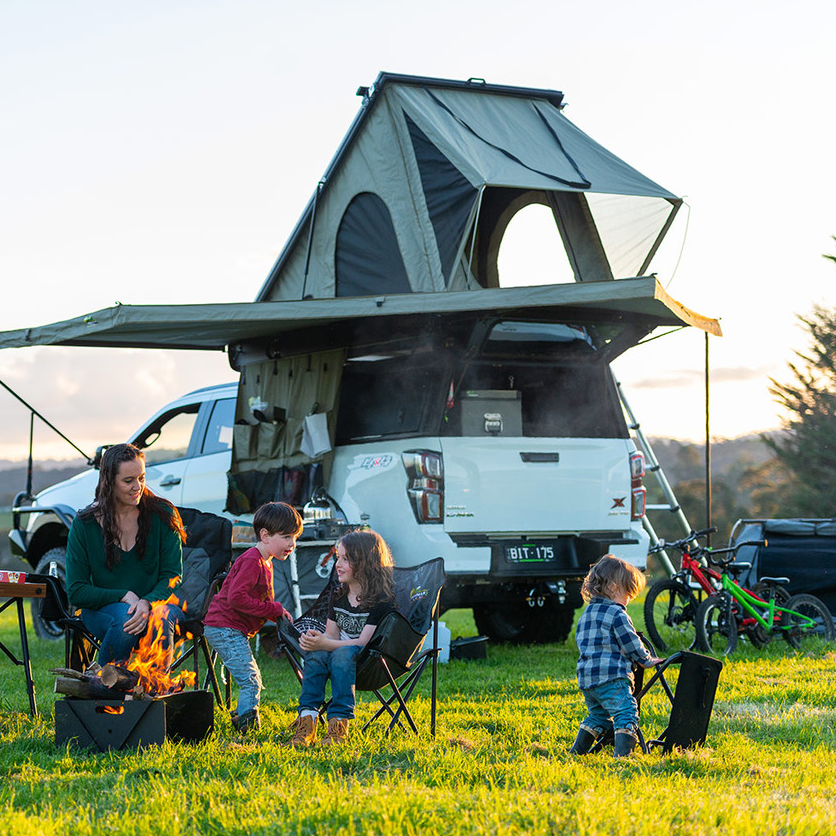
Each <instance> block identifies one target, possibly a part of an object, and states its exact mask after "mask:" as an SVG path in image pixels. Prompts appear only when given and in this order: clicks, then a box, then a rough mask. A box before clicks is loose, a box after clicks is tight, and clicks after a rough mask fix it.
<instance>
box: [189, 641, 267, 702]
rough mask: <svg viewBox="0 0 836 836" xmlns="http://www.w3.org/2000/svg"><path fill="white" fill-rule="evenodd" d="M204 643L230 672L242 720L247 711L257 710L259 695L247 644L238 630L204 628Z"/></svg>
mask: <svg viewBox="0 0 836 836" xmlns="http://www.w3.org/2000/svg"><path fill="white" fill-rule="evenodd" d="M203 635H204V636H206V640H207V641H208V642H209V644H211V645H212V647H213V648H215V650H217V651H218V656H220V657H221V661H222V662H223V663H224V666H225V667H226V669H227V670H228V671H229V673H230V676H231V677H232V678H233V679H234V680H235V681H236V682H237V683H238V687H239V688H240V689H241V690H240V692H239V694H238V706H237V709H238V716H239V717H243V716H244V715H245V714H246V713H247V712H248V711H251V710H252V709H253V708H257V707H258V698H259V696H260V695H261V671H260V670H259V669H258V665H256V663H255V658H254V657H253V651H252V649H251V648H250V640H249V639H248V638H247V637H246V636H245V635H244V634H243V633H242V632H240V631H239V630H233V629H232V628H231V627H209V626H206V627H204V628H203Z"/></svg>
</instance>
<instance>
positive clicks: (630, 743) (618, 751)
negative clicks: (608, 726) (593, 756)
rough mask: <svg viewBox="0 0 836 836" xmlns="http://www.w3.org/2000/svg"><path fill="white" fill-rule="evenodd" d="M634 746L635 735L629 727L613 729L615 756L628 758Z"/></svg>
mask: <svg viewBox="0 0 836 836" xmlns="http://www.w3.org/2000/svg"><path fill="white" fill-rule="evenodd" d="M635 748H636V735H634V734H633V732H631V731H630V730H629V729H616V730H615V756H616V757H617V758H628V757H630V755H632V754H633V750H634V749H635Z"/></svg>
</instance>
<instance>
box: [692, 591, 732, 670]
mask: <svg viewBox="0 0 836 836" xmlns="http://www.w3.org/2000/svg"><path fill="white" fill-rule="evenodd" d="M733 605H734V600H733V599H732V598H731V596H730V595H727V594H726V593H724V592H718V593H717V594H716V595H709V596H708V598H706V599H705V601H703V602H702V603H701V604H700V606H699V608H698V609H697V616H696V628H697V644H698V645H699V647H700V649H701V650H702V651H703V653H713V654H716V655H721V656H728V654H729V653H733V652H734V649H735V648H736V647H737V618H736V617H735V614H734V612H732V607H733Z"/></svg>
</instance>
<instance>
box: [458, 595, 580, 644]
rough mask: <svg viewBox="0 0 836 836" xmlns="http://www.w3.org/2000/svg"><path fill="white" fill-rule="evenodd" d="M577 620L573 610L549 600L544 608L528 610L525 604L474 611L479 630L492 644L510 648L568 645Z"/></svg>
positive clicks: (487, 605)
mask: <svg viewBox="0 0 836 836" xmlns="http://www.w3.org/2000/svg"><path fill="white" fill-rule="evenodd" d="M574 616H575V609H574V607H573V606H572V605H571V604H570V603H569V602H568V601H567V602H566V603H565V604H561V603H560V602H559V601H558V600H557V599H556V598H549V599H547V600H546V602H545V604H544V605H543V606H542V607H529V606H528V604H526V603H524V602H523V603H506V604H480V605H478V606H476V607H474V608H473V618H474V620H475V621H476V629H477V630H478V631H479V632H480V633H481V634H482V635H484V636H487V637H488V638H490V639H491V640H492V641H495V642H507V643H508V644H543V643H546V642H565V641H566V638H567V637H568V635H569V632H570V631H571V629H572V620H573V619H574Z"/></svg>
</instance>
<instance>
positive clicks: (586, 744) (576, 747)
mask: <svg viewBox="0 0 836 836" xmlns="http://www.w3.org/2000/svg"><path fill="white" fill-rule="evenodd" d="M597 739H598V738H597V737H596V736H595V735H594V734H592V732H590V731H587V730H586V729H585V728H584V727H583V726H581V727H580V729H578V736H577V737H576V738H575V742H574V743H573V744H572V748H571V749H570V750H569V754H570V755H588V754H589V750H590V749H591V748H592V747H593V746H594V745H595V741H596V740H597Z"/></svg>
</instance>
